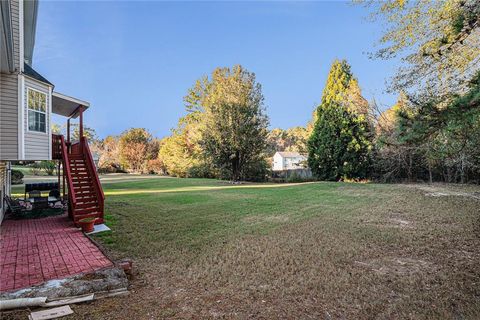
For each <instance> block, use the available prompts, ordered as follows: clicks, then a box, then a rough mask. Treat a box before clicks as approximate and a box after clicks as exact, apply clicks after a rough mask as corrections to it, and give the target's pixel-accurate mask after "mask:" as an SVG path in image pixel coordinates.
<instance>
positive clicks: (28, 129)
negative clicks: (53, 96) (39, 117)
mask: <svg viewBox="0 0 480 320" xmlns="http://www.w3.org/2000/svg"><path fill="white" fill-rule="evenodd" d="M30 91H33V92H38V93H40V94H42V95H44V96H45V111H40V110H35V109H31V108H30V103H29V102H30ZM26 104H27V114H26V116H27V132H32V133H38V134H46V135H48V126H47V122H48V108H49V106H48V94H47V93H46V92H43V91H40V90H37V89H34V88H31V87H27V99H26ZM30 112H35V113H40V114H44V115H45V131H39V130H32V129H30Z"/></svg>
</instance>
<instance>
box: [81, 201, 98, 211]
mask: <svg viewBox="0 0 480 320" xmlns="http://www.w3.org/2000/svg"><path fill="white" fill-rule="evenodd" d="M90 209H95V210H96V211H100V207H99V205H98V203H97V202H90V203H78V202H77V204H76V205H75V211H76V212H78V211H79V210H90Z"/></svg>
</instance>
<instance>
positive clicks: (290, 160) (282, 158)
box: [272, 151, 307, 171]
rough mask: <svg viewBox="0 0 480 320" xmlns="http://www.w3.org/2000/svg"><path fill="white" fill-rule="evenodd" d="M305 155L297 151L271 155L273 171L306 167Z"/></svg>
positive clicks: (278, 152)
mask: <svg viewBox="0 0 480 320" xmlns="http://www.w3.org/2000/svg"><path fill="white" fill-rule="evenodd" d="M306 161H307V157H306V156H304V155H302V154H300V153H298V152H280V151H277V152H275V154H274V155H273V167H272V169H273V171H281V170H295V169H304V168H306Z"/></svg>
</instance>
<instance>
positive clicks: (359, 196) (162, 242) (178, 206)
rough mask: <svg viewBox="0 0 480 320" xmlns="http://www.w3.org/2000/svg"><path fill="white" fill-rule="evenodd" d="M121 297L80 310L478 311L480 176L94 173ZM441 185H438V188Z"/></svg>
mask: <svg viewBox="0 0 480 320" xmlns="http://www.w3.org/2000/svg"><path fill="white" fill-rule="evenodd" d="M104 190H105V194H106V219H107V224H108V225H110V227H111V228H112V230H113V231H112V232H109V233H103V234H100V235H98V236H96V240H98V241H99V242H100V243H102V244H103V245H104V246H105V248H107V250H108V251H109V252H110V254H111V255H112V256H113V257H115V258H125V257H128V258H131V259H133V261H134V268H135V270H136V273H137V275H136V277H135V278H134V279H133V280H132V286H131V291H132V294H131V295H130V296H129V297H128V298H115V299H106V300H103V301H98V302H95V303H92V304H89V305H79V306H75V307H74V310H75V318H79V319H123V318H130V317H136V318H138V319H149V318H153V319H161V318H181V319H183V318H263V319H272V318H304V319H308V318H315V319H316V318H326V319H329V318H332V319H336V318H347V319H372V318H373V319H392V318H394V319H440V318H449V319H452V318H457V319H478V318H479V317H480V266H479V263H478V261H480V249H479V248H480V212H479V209H478V208H479V205H480V201H479V199H478V198H477V196H478V194H477V192H479V191H480V190H479V188H478V187H471V186H470V187H462V186H446V185H437V186H433V187H428V188H425V186H422V185H386V184H349V183H304V184H244V185H231V184H228V183H226V182H222V181H216V180H207V179H175V178H152V179H134V180H132V181H118V182H116V183H105V184H104ZM437 191H438V194H437V193H435V192H437Z"/></svg>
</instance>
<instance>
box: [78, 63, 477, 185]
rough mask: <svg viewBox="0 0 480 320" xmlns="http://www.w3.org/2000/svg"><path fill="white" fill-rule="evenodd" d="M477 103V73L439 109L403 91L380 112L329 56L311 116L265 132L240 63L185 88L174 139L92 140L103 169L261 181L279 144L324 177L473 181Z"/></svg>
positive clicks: (131, 133)
mask: <svg viewBox="0 0 480 320" xmlns="http://www.w3.org/2000/svg"><path fill="white" fill-rule="evenodd" d="M443 101H445V100H443ZM479 101H480V74H477V75H476V77H475V78H474V79H472V80H471V83H470V86H469V89H468V91H467V92H466V93H465V94H463V95H452V97H451V98H450V102H449V103H448V104H443V105H441V107H440V106H439V105H438V104H437V102H436V101H435V100H427V101H418V100H413V99H412V98H410V97H408V96H407V94H405V93H401V94H400V95H399V98H398V102H397V103H396V104H395V105H393V106H392V107H390V108H388V109H387V110H384V111H380V110H379V108H378V107H377V106H376V105H375V104H373V103H368V101H367V100H366V99H365V98H364V97H363V96H362V94H361V90H360V87H359V84H358V80H357V79H356V77H355V76H354V75H353V73H352V71H351V67H350V65H349V64H348V63H347V62H346V61H345V60H343V61H335V62H334V63H333V65H332V67H331V69H330V72H329V75H328V78H327V82H326V85H325V88H324V91H323V94H322V100H321V104H320V105H319V106H318V107H317V109H316V110H315V112H314V116H313V118H312V120H311V122H310V123H309V124H307V125H306V126H305V127H294V128H290V129H287V130H283V129H278V128H277V129H272V130H267V125H268V118H267V116H266V114H265V109H264V107H263V96H262V93H261V87H260V85H259V84H258V83H257V82H256V81H255V76H254V74H253V73H250V72H248V71H247V70H245V69H244V68H242V67H241V66H236V67H234V68H232V69H228V68H219V69H216V70H215V71H214V72H213V73H212V75H211V76H210V77H205V78H202V79H200V80H199V81H197V82H196V83H195V85H194V86H193V87H192V89H190V90H189V92H188V95H187V96H186V97H185V105H186V111H187V115H186V116H184V117H182V118H181V119H180V120H179V122H178V126H177V127H176V128H175V129H173V130H172V134H171V135H170V136H168V137H165V138H163V139H157V138H154V137H153V136H152V134H150V133H149V132H148V131H147V130H146V129H142V128H133V129H130V130H127V131H125V132H124V133H122V134H121V135H120V136H118V137H114V136H109V137H106V138H105V139H103V140H96V142H95V143H94V146H93V149H94V150H95V151H96V152H97V153H98V154H99V155H100V161H99V165H100V170H101V171H103V172H117V171H126V172H133V173H157V174H165V175H166V174H168V175H171V176H177V177H211V178H221V179H231V180H251V181H261V180H265V179H267V178H268V177H269V168H270V167H271V162H270V161H271V157H272V156H273V154H274V153H275V151H279V150H280V151H298V152H300V153H303V154H308V164H309V167H310V168H311V169H312V171H313V173H314V175H315V177H316V178H318V179H320V180H335V181H336V180H362V179H373V180H378V181H384V182H396V181H445V182H476V183H478V182H479V181H480V148H479V146H480V107H479ZM87 134H88V135H90V136H94V133H91V130H87Z"/></svg>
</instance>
